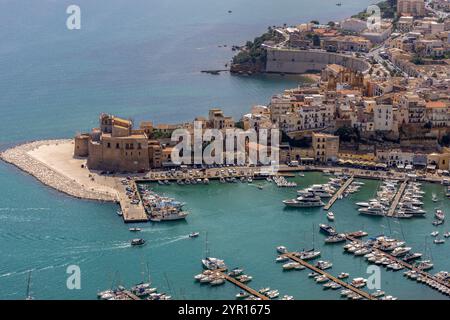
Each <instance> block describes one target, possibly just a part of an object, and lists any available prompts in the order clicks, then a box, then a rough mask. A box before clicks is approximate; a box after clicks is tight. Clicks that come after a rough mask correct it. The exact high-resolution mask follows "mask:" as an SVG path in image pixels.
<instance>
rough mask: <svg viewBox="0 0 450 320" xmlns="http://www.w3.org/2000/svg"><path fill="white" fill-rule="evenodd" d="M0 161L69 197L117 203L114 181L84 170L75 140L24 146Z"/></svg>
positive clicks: (1, 156) (12, 149) (32, 143)
mask: <svg viewBox="0 0 450 320" xmlns="http://www.w3.org/2000/svg"><path fill="white" fill-rule="evenodd" d="M0 158H1V159H2V160H3V161H5V162H8V163H10V164H12V165H14V166H16V167H18V168H19V169H21V170H23V171H25V172H27V173H29V174H30V175H32V176H34V177H35V178H36V179H38V180H39V181H41V182H42V183H44V184H45V185H47V186H49V187H52V188H54V189H56V190H58V191H61V192H63V193H66V194H68V195H70V196H73V197H76V198H80V199H88V200H98V201H116V200H117V190H116V189H115V179H114V178H113V177H105V176H100V175H99V174H98V173H95V172H92V171H89V170H88V169H87V168H86V167H85V166H84V167H82V165H84V164H85V163H86V159H77V158H74V157H73V140H72V139H70V140H68V139H66V140H43V141H34V142H30V143H25V144H22V145H18V146H16V147H13V148H10V149H8V150H5V151H4V152H2V153H0Z"/></svg>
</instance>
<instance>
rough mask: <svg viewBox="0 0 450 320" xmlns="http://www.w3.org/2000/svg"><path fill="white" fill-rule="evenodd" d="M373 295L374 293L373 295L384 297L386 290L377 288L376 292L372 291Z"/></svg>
mask: <svg viewBox="0 0 450 320" xmlns="http://www.w3.org/2000/svg"><path fill="white" fill-rule="evenodd" d="M371 295H372V297H375V298H380V297H382V296H384V295H385V292H384V291H381V290H377V291H375V292H372V294H371Z"/></svg>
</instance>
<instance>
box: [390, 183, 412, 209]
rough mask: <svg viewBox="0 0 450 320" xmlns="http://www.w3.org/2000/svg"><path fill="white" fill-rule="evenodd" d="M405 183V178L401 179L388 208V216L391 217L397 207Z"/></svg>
mask: <svg viewBox="0 0 450 320" xmlns="http://www.w3.org/2000/svg"><path fill="white" fill-rule="evenodd" d="M407 184H408V181H407V180H405V181H403V183H402V184H401V186H400V188H399V189H398V191H397V194H396V195H395V197H394V200H393V201H392V204H391V207H390V208H389V211H388V213H387V216H388V217H392V216H393V215H394V212H395V209H397V206H398V203H399V202H400V199H401V197H402V196H403V192H404V191H405V189H406V185H407Z"/></svg>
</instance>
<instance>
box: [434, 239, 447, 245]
mask: <svg viewBox="0 0 450 320" xmlns="http://www.w3.org/2000/svg"><path fill="white" fill-rule="evenodd" d="M433 242H434V243H435V244H443V243H445V240H444V239H441V238H437V239H434V240H433Z"/></svg>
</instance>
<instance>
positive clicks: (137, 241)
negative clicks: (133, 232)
mask: <svg viewBox="0 0 450 320" xmlns="http://www.w3.org/2000/svg"><path fill="white" fill-rule="evenodd" d="M144 244H145V240H144V239H133V240H131V245H132V246H142V245H144Z"/></svg>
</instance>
